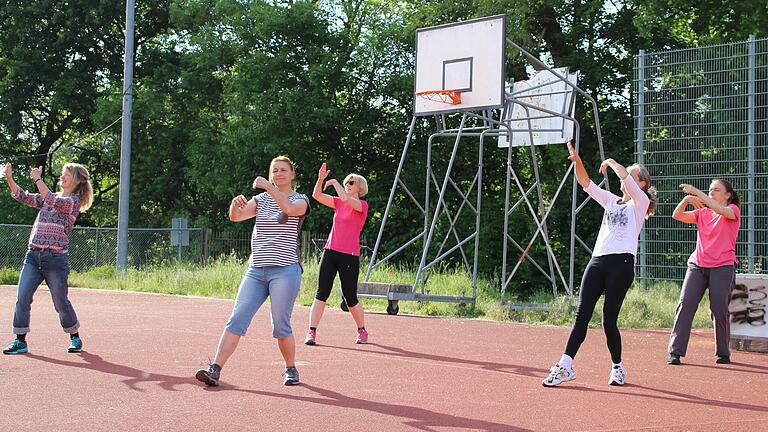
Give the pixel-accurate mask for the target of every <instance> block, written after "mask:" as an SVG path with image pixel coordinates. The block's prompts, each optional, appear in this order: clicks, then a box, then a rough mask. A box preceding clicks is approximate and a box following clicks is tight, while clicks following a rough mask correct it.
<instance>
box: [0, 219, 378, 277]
mask: <svg viewBox="0 0 768 432" xmlns="http://www.w3.org/2000/svg"><path fill="white" fill-rule="evenodd" d="M31 229H32V226H31V225H14V224H0V250H1V251H3V253H2V254H0V268H20V267H21V264H22V262H23V260H24V254H26V252H27V243H28V240H29V234H30V230H31ZM326 240H327V238H326V237H325V236H320V235H313V234H311V233H309V232H306V231H304V232H302V256H303V257H304V259H310V258H312V257H314V258H317V257H319V255H320V254H321V253H322V251H323V247H324V246H325V242H326ZM370 251H371V249H370V248H369V247H368V246H367V244H366V242H365V239H362V240H361V244H360V255H361V257H362V256H369V255H370ZM250 252H251V234H250V233H226V232H223V233H214V232H212V231H211V230H209V229H206V228H185V229H173V228H130V229H129V230H128V267H130V268H142V267H145V266H157V265H170V264H175V263H192V264H205V263H206V262H208V261H209V260H211V259H215V258H218V257H221V256H235V257H238V258H241V259H246V258H247V257H248V255H249V254H250ZM116 256H117V228H92V227H75V228H74V229H73V230H72V232H71V233H70V234H69V261H70V266H71V268H72V270H74V271H85V270H88V269H90V268H92V267H98V266H115V265H116Z"/></svg>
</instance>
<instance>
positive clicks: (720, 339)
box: [669, 264, 736, 356]
mask: <svg viewBox="0 0 768 432" xmlns="http://www.w3.org/2000/svg"><path fill="white" fill-rule="evenodd" d="M735 276H736V268H735V267H734V266H732V265H729V266H723V267H716V268H701V267H698V266H696V265H694V264H688V271H687V272H686V273H685V280H683V289H682V291H681V292H680V302H679V303H678V304H677V312H676V313H675V324H674V326H673V327H672V335H671V336H670V337H669V353H670V354H677V355H679V356H685V353H686V351H687V350H688V339H689V338H690V336H691V325H692V324H693V316H694V315H695V314H696V309H698V307H699V302H700V301H701V298H702V297H704V290H706V289H707V288H709V305H710V310H711V311H712V319H713V320H714V321H715V341H716V343H717V353H716V354H717V355H718V356H729V355H730V354H731V351H730V348H729V346H728V343H729V339H730V336H731V323H730V314H729V312H728V305H729V303H730V301H731V290H732V289H733V285H734V283H735Z"/></svg>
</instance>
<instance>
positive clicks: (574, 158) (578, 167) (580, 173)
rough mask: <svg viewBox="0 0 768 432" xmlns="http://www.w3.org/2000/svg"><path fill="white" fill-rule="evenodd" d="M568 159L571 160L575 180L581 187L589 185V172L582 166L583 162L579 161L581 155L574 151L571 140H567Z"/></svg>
mask: <svg viewBox="0 0 768 432" xmlns="http://www.w3.org/2000/svg"><path fill="white" fill-rule="evenodd" d="M566 145H567V146H568V160H570V161H571V162H573V168H574V171H575V173H576V180H577V181H578V182H579V185H581V187H582V188H586V187H587V186H589V174H587V170H586V169H585V168H584V162H582V161H581V156H579V154H578V153H576V149H575V148H574V147H573V140H570V141H568V143H567V144H566Z"/></svg>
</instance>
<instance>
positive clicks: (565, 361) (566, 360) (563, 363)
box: [557, 354, 573, 369]
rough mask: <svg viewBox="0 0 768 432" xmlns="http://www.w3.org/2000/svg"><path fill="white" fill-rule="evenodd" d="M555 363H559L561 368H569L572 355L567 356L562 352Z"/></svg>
mask: <svg viewBox="0 0 768 432" xmlns="http://www.w3.org/2000/svg"><path fill="white" fill-rule="evenodd" d="M557 364H559V365H560V367H561V368H563V369H570V368H571V366H572V365H573V357H571V356H569V355H568V354H563V356H562V357H560V361H559V362H557Z"/></svg>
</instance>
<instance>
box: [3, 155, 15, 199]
mask: <svg viewBox="0 0 768 432" xmlns="http://www.w3.org/2000/svg"><path fill="white" fill-rule="evenodd" d="M3 171H4V172H5V181H6V182H8V187H9V188H11V195H14V196H15V195H16V189H17V186H16V182H15V181H13V167H11V163H10V162H7V163H6V164H5V169H4V170H3Z"/></svg>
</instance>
